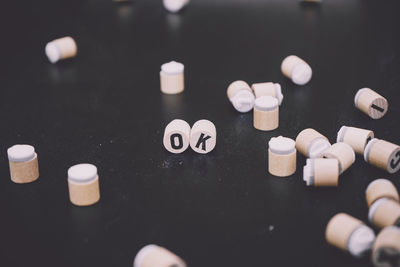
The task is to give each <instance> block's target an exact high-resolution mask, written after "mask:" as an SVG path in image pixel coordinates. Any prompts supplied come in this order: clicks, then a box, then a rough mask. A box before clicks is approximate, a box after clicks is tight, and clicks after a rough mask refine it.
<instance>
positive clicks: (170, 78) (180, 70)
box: [160, 61, 185, 94]
mask: <svg viewBox="0 0 400 267" xmlns="http://www.w3.org/2000/svg"><path fill="white" fill-rule="evenodd" d="M184 68H185V66H184V65H183V64H182V63H179V62H176V61H171V62H168V63H165V64H163V65H162V66H161V71H160V86H161V92H163V93H164V94H179V93H181V92H183V90H184V89H185V82H184Z"/></svg>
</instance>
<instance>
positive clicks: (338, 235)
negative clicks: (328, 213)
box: [325, 213, 364, 250]
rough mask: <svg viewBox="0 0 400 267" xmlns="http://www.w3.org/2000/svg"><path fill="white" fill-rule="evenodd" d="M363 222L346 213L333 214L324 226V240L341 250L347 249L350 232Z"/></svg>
mask: <svg viewBox="0 0 400 267" xmlns="http://www.w3.org/2000/svg"><path fill="white" fill-rule="evenodd" d="M363 224H364V223H363V222H362V221H360V220H358V219H356V218H354V217H353V216H350V215H348V214H346V213H338V214H336V215H335V216H333V217H332V218H331V219H330V220H329V222H328V225H327V226H326V230H325V239H326V241H327V242H328V243H329V244H331V245H333V246H335V247H338V248H340V249H342V250H347V244H348V241H349V238H350V236H351V234H352V233H353V232H354V230H356V229H357V228H358V227H360V226H361V225H363Z"/></svg>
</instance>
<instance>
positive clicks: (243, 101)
mask: <svg viewBox="0 0 400 267" xmlns="http://www.w3.org/2000/svg"><path fill="white" fill-rule="evenodd" d="M254 100H255V97H254V94H253V93H252V92H251V91H249V90H239V91H238V92H237V93H236V94H235V95H234V96H233V97H232V98H231V99H230V101H231V102H232V105H233V107H234V108H235V109H236V110H237V111H239V112H242V113H244V112H248V111H250V110H252V109H253V107H254Z"/></svg>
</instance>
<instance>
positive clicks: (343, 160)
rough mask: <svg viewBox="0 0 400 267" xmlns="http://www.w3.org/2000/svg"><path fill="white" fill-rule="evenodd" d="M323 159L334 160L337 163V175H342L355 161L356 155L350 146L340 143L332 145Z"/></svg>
mask: <svg viewBox="0 0 400 267" xmlns="http://www.w3.org/2000/svg"><path fill="white" fill-rule="evenodd" d="M323 156H324V158H328V159H329V158H334V159H337V160H338V161H339V173H340V174H342V173H343V172H344V171H345V170H347V169H348V168H350V166H351V165H353V163H354V161H356V154H355V153H354V150H353V148H352V147H351V146H349V145H348V144H346V143H343V142H340V143H336V144H333V145H332V146H331V147H330V148H328V149H327V150H326V151H325V152H324V154H323Z"/></svg>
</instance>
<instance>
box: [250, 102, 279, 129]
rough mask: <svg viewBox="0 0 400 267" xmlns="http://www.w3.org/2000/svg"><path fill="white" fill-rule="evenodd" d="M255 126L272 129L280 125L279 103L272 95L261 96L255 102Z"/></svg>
mask: <svg viewBox="0 0 400 267" xmlns="http://www.w3.org/2000/svg"><path fill="white" fill-rule="evenodd" d="M253 120H254V122H253V123H254V128H256V129H257V130H261V131H272V130H275V129H276V128H278V127H279V104H278V100H277V99H276V98H274V97H272V96H261V97H259V98H257V99H256V101H255V103H254V119H253Z"/></svg>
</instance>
